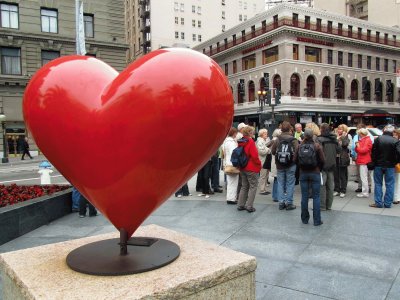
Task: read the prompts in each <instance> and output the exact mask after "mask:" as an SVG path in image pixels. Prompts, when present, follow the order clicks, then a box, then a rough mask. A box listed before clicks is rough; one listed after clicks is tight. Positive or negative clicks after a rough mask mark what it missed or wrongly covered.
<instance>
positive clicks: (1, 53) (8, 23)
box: [0, 0, 128, 155]
mask: <svg viewBox="0 0 400 300" xmlns="http://www.w3.org/2000/svg"><path fill="white" fill-rule="evenodd" d="M0 10H1V12H0V71H1V72H0V108H1V110H2V112H3V113H4V114H5V115H6V117H7V121H6V122H5V123H4V124H3V125H5V127H6V133H7V134H6V139H7V141H8V143H7V144H8V150H9V152H10V154H11V155H12V154H15V153H17V152H18V139H19V138H20V137H24V136H26V135H28V136H29V133H28V132H27V131H26V127H25V124H24V120H23V116H22V96H23V93H24V90H25V87H26V85H27V83H28V81H29V79H30V78H31V76H32V75H33V74H34V73H35V72H36V71H37V70H38V69H39V68H40V67H41V66H43V65H44V64H45V63H47V62H48V61H50V60H52V59H55V58H57V57H60V56H64V55H70V54H74V53H76V52H75V49H76V47H75V0H65V1H64V0H63V1H58V0H47V1H44V0H24V1H22V0H8V1H1V2H0ZM83 10H84V25H85V26H84V27H85V40H86V50H87V55H91V56H96V57H97V58H99V59H101V60H103V61H105V62H106V63H108V64H110V65H111V66H113V67H114V68H115V69H117V70H119V71H121V70H123V69H124V68H125V66H126V51H127V49H128V46H127V44H126V39H125V30H124V3H123V1H122V0H119V1H115V0H114V1H112V0H85V1H84V7H83ZM2 141H3V139H2ZM1 149H3V148H1ZM31 149H33V150H35V145H33V147H31ZM0 152H1V153H2V154H3V151H0Z"/></svg>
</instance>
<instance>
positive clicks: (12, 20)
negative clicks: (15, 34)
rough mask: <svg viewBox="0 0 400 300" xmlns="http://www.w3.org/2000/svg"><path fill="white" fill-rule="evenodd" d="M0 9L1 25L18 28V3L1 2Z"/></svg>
mask: <svg viewBox="0 0 400 300" xmlns="http://www.w3.org/2000/svg"><path fill="white" fill-rule="evenodd" d="M0 11H1V14H0V20H1V27H4V28H16V29H18V5H15V4H8V3H1V4H0Z"/></svg>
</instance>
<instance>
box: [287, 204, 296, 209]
mask: <svg viewBox="0 0 400 300" xmlns="http://www.w3.org/2000/svg"><path fill="white" fill-rule="evenodd" d="M293 209H296V205H294V204H287V205H286V210H293Z"/></svg>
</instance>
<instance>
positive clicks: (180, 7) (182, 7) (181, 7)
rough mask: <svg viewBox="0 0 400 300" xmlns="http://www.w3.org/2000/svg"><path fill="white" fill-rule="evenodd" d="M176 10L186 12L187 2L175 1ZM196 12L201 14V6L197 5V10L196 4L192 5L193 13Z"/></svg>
mask: <svg viewBox="0 0 400 300" xmlns="http://www.w3.org/2000/svg"><path fill="white" fill-rule="evenodd" d="M174 10H175V11H181V12H184V11H185V3H178V2H174ZM196 12H197V14H199V15H201V6H197V10H196V5H192V13H196Z"/></svg>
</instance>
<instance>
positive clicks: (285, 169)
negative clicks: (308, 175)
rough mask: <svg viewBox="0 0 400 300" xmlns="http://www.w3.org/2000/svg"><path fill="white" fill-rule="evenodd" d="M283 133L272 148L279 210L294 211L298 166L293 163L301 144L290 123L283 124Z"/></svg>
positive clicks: (284, 122)
mask: <svg viewBox="0 0 400 300" xmlns="http://www.w3.org/2000/svg"><path fill="white" fill-rule="evenodd" d="M281 131H282V133H281V135H280V136H278V138H277V139H276V140H275V142H274V144H273V145H272V146H271V152H272V155H275V164H276V168H277V176H278V201H279V210H283V209H286V210H292V209H295V208H296V205H294V204H293V193H294V183H295V180H296V176H295V173H296V164H295V162H294V161H293V155H294V153H295V151H296V149H297V146H298V144H299V142H298V140H297V139H295V138H294V137H293V135H292V133H291V125H290V123H289V122H287V121H283V122H282V124H281Z"/></svg>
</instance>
